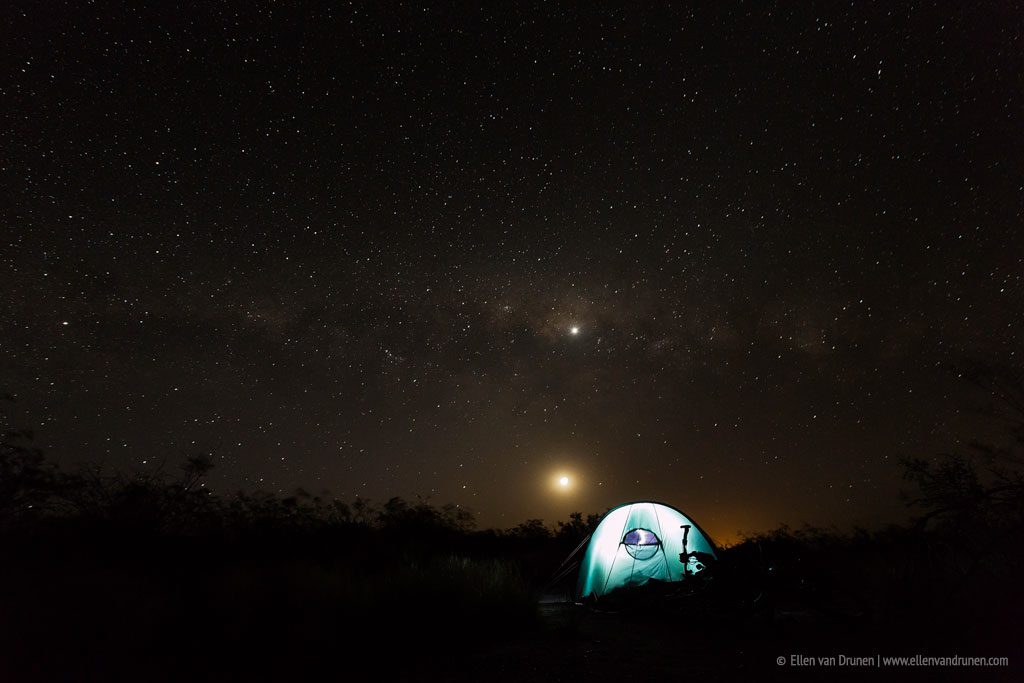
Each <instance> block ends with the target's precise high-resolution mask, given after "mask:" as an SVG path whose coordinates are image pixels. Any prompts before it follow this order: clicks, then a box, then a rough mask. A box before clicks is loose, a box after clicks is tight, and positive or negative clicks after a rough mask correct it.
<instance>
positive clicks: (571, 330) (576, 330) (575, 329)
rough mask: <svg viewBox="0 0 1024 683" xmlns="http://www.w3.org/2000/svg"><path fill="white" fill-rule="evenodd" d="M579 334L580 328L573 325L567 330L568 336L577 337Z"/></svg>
mask: <svg viewBox="0 0 1024 683" xmlns="http://www.w3.org/2000/svg"><path fill="white" fill-rule="evenodd" d="M579 333H580V328H578V327H576V326H575V325H573V326H572V327H570V328H569V334H571V335H574V336H575V335H577V334H579Z"/></svg>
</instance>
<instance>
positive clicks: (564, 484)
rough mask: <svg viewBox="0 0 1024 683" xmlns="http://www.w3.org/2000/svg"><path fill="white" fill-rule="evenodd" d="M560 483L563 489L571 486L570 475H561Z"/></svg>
mask: <svg viewBox="0 0 1024 683" xmlns="http://www.w3.org/2000/svg"><path fill="white" fill-rule="evenodd" d="M558 485H559V486H561V487H562V488H563V489H564V488H566V487H567V486H569V477H559V479H558Z"/></svg>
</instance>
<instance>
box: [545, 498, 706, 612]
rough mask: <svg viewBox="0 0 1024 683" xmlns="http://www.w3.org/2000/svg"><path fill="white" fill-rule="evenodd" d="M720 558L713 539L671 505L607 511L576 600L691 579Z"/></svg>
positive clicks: (593, 539) (632, 505)
mask: <svg viewBox="0 0 1024 683" xmlns="http://www.w3.org/2000/svg"><path fill="white" fill-rule="evenodd" d="M675 529H682V530H683V533H682V534H681V535H680V534H678V533H674V530H675ZM573 554H575V553H573ZM571 557H572V556H570V557H569V558H567V559H566V562H568V560H569V559H571ZM717 557H718V556H717V553H716V551H715V546H714V543H713V542H712V541H711V538H710V537H709V536H708V535H707V534H706V533H704V531H703V530H702V529H701V528H700V527H699V526H698V525H697V524H696V523H695V522H694V521H693V520H691V519H690V518H688V517H687V516H686V515H685V514H683V513H682V512H680V511H679V510H677V509H676V508H674V507H672V506H671V505H666V504H664V503H655V502H649V501H638V502H633V503H625V504H623V505H620V506H619V507H616V508H613V509H611V510H610V511H608V512H607V513H606V514H605V516H604V517H603V518H602V519H601V522H600V523H599V524H598V525H597V528H596V529H594V533H593V534H591V536H590V542H589V544H588V545H587V550H586V553H585V555H584V557H583V562H582V563H581V565H580V573H579V581H578V583H577V586H576V597H577V598H578V599H580V600H582V599H585V598H600V597H602V596H604V595H607V594H608V593H611V592H612V591H613V590H615V589H616V588H624V587H627V586H642V585H644V584H646V583H648V582H650V581H661V582H675V581H686V580H692V579H693V578H694V577H695V576H698V575H701V574H702V573H703V572H705V571H707V566H708V563H709V562H710V561H712V560H715V559H717ZM564 564H565V563H563V565H564Z"/></svg>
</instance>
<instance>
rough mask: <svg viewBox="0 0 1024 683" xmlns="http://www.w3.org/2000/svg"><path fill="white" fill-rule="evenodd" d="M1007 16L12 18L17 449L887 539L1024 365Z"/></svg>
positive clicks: (11, 256) (8, 129) (945, 12)
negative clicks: (924, 484) (673, 511)
mask: <svg viewBox="0 0 1024 683" xmlns="http://www.w3.org/2000/svg"><path fill="white" fill-rule="evenodd" d="M1015 5H1016V3H1012V2H995V3H927V2H926V3H912V4H904V3H890V2H875V3H852V4H851V3H845V4H844V3H838V2H836V3H831V2H829V3H785V4H783V5H781V6H779V5H774V4H765V3H753V2H746V3H702V4H697V5H696V6H694V4H693V3H675V4H674V5H673V6H662V5H654V4H648V3H644V4H643V5H637V6H625V5H623V6H616V5H614V4H604V3H602V4H601V5H600V6H599V7H593V6H590V4H589V3H545V4H536V5H535V4H529V3H482V6H480V5H469V4H462V3H453V4H433V5H431V4H418V3H414V4H411V5H409V4H399V3H377V2H373V3H328V4H322V5H320V4H305V3H265V2H245V3H242V2H237V3H233V2H228V3H216V4H215V3H196V4H191V3H187V4H183V5H180V6H179V5H178V4H177V3H157V2H148V3H104V2H91V3H84V2H83V3H79V2H73V3H61V2H46V3H15V4H13V5H10V6H8V7H6V8H5V9H4V10H3V14H2V21H3V23H2V26H3V28H2V30H3V34H4V38H3V44H4V46H5V47H4V50H3V56H2V60H3V70H2V72H0V95H2V98H3V103H4V106H3V107H2V108H0V136H2V137H0V147H2V150H3V151H2V153H0V173H2V179H3V182H2V184H0V192H2V202H0V229H2V230H3V235H4V237H3V240H2V242H0V279H2V281H3V286H2V288H0V313H2V316H0V378H2V380H0V389H2V391H4V392H6V393H9V394H12V395H14V396H15V397H16V399H17V400H16V402H14V403H13V404H10V405H8V406H5V408H4V411H5V413H6V417H5V419H6V420H7V421H8V422H9V423H10V424H11V425H13V426H17V427H19V428H30V429H33V430H35V433H36V441H37V444H38V445H39V446H41V447H43V448H44V449H45V450H46V452H47V453H48V454H49V456H50V457H52V458H53V459H54V460H55V461H57V462H59V463H61V464H62V465H67V466H72V465H74V464H75V463H80V462H87V461H95V462H101V463H105V464H107V465H109V466H111V467H115V468H120V469H127V470H138V471H147V470H151V469H153V468H157V467H160V466H161V463H167V464H165V465H164V467H172V465H171V463H175V462H177V461H179V460H180V459H181V458H182V457H183V456H184V455H186V454H190V453H194V452H195V451H197V450H213V451H214V452H215V453H216V457H215V460H216V469H215V470H214V471H213V473H212V474H211V477H210V481H209V486H210V487H211V488H213V489H214V490H217V491H220V492H224V493H229V492H231V491H234V490H238V489H240V488H243V489H246V490H256V489H263V490H267V491H274V492H281V493H291V492H292V491H293V490H294V489H295V488H296V487H298V486H302V487H304V488H305V489H307V490H309V491H311V492H314V493H319V492H321V491H323V490H325V489H326V490H330V491H331V492H332V494H333V495H335V496H337V497H339V498H344V499H347V500H350V499H352V498H353V497H355V496H356V495H359V496H363V497H368V498H370V499H371V500H375V501H381V500H384V499H386V498H388V497H390V496H392V495H401V496H405V497H408V498H411V499H415V498H416V497H417V496H422V497H425V498H429V500H431V501H432V502H436V503H445V502H449V501H450V502H454V503H458V504H459V505H462V506H466V507H469V508H470V509H472V510H473V511H474V512H475V513H476V514H477V516H478V519H479V522H480V524H481V525H482V526H492V525H493V526H497V527H508V526H512V525H514V524H516V523H518V522H520V521H522V520H524V519H527V518H534V517H541V518H545V519H547V520H548V521H553V520H555V519H558V518H562V517H564V515H565V514H567V513H568V512H570V511H572V510H581V511H584V512H598V511H601V510H603V509H605V508H606V507H608V506H610V505H613V504H617V503H619V502H623V501H625V500H633V499H640V498H652V499H657V500H663V501H666V502H669V503H672V504H674V505H676V506H678V507H680V508H682V509H683V510H686V511H687V512H689V513H690V514H692V515H693V516H694V517H695V518H696V519H697V520H699V522H700V523H701V525H702V526H704V527H705V528H707V529H708V531H709V532H711V533H712V535H714V536H716V537H717V538H718V539H719V540H724V541H727V542H728V541H730V540H734V539H735V538H736V532H737V531H748V532H749V531H758V530H764V529H769V528H772V527H774V526H776V525H777V524H779V523H781V522H788V523H791V524H800V523H802V522H805V521H806V522H811V523H816V524H821V525H829V524H836V525H846V526H848V525H853V524H866V525H871V524H877V523H880V522H883V521H885V520H889V519H895V518H897V517H899V515H901V514H903V513H902V509H903V503H902V502H901V501H900V499H899V490H900V489H901V487H903V484H902V483H901V479H900V469H899V466H898V459H899V458H901V457H904V456H915V455H916V456H930V455H932V454H933V453H936V452H938V451H941V450H950V449H953V448H955V447H957V444H958V443H959V444H962V443H963V442H964V441H966V440H967V439H969V438H970V437H972V436H974V435H975V434H976V432H974V431H972V430H974V429H975V427H974V426H972V424H971V419H970V418H969V416H970V415H971V414H972V410H973V408H974V406H976V399H977V397H976V396H974V395H972V393H971V390H970V389H969V388H967V387H965V383H964V381H963V378H961V377H959V376H958V375H959V372H960V370H959V369H962V368H964V367H971V366H975V365H982V366H1013V365H1014V364H1018V365H1019V361H1020V349H1021V341H1022V338H1021V313H1022V312H1024V282H1022V273H1024V257H1022V254H1024V238H1022V235H1021V216H1022V209H1024V180H1022V178H1024V173H1022V172H1024V132H1022V131H1024V116H1022V115H1024V97H1022V95H1024V93H1022V83H1024V81H1022V75H1021V74H1022V73H1024V44H1022V35H1024V31H1022V29H1024V13H1022V12H1021V11H1020V8H1019V7H1018V6H1015ZM560 476H569V477H570V480H571V483H570V485H569V486H568V487H565V488H561V487H558V486H557V485H556V484H555V482H556V480H557V477H560Z"/></svg>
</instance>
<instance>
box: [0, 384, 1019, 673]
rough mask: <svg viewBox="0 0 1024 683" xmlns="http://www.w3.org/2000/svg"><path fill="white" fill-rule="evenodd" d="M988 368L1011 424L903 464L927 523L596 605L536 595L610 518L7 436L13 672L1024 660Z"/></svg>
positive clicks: (732, 566)
mask: <svg viewBox="0 0 1024 683" xmlns="http://www.w3.org/2000/svg"><path fill="white" fill-rule="evenodd" d="M1018 377H1019V376H1018ZM973 378H974V381H975V383H976V384H977V385H978V386H982V387H984V388H985V389H986V391H987V392H988V393H989V395H991V396H992V397H993V398H994V402H993V405H992V406H991V407H990V408H988V409H987V411H986V412H987V413H988V414H990V415H992V416H993V417H995V418H997V419H999V420H1000V421H1001V422H1002V423H1003V424H1004V425H1005V426H1006V428H1007V429H1006V430H1005V431H1006V434H1007V438H1006V439H1004V441H1003V442H1000V443H998V444H982V443H975V444H971V445H970V447H969V448H968V449H967V450H965V451H962V452H955V453H950V454H944V455H941V456H938V457H935V458H932V459H912V460H907V461H905V462H903V463H902V466H903V470H904V474H905V477H906V480H907V481H908V483H909V484H910V485H911V486H912V490H911V492H910V493H908V494H907V495H906V498H907V502H908V504H910V505H911V506H912V508H913V509H915V510H917V511H918V512H919V515H918V517H917V518H916V520H915V521H914V523H912V524H910V525H906V526H897V525H892V526H890V527H888V528H884V529H879V530H873V531H868V530H863V529H859V530H855V531H853V532H851V533H842V532H839V531H837V530H834V529H828V530H827V529H820V528H814V527H809V526H808V527H803V528H799V529H792V528H789V527H785V526H783V527H781V528H779V529H776V530H774V531H771V532H767V533H761V534H757V535H754V536H750V537H748V538H746V539H745V540H743V541H742V542H741V543H738V544H736V545H734V546H732V547H729V548H725V549H723V551H722V553H721V558H720V560H719V562H718V563H717V566H716V567H714V572H713V573H712V575H711V576H712V578H711V580H710V582H709V583H708V584H707V585H706V586H703V588H705V589H706V590H699V591H698V590H694V589H693V587H692V586H691V587H690V588H688V589H687V590H686V591H680V589H679V587H678V586H673V585H660V586H658V585H651V586H647V587H644V588H641V589H630V590H627V591H622V592H621V593H620V594H618V595H613V596H609V599H607V600H605V601H604V602H603V603H602V605H601V606H600V607H601V608H602V610H603V612H605V614H600V613H599V614H597V615H593V618H588V617H586V616H585V613H584V612H580V611H579V610H573V609H567V608H560V611H552V609H553V608H548V607H543V606H542V605H541V604H539V603H540V598H541V597H542V593H543V592H544V591H549V592H552V593H561V594H565V593H569V592H571V588H572V583H573V582H574V580H575V574H574V573H573V572H572V571H565V566H566V565H565V563H563V564H561V565H560V562H562V561H563V560H564V559H565V558H566V556H567V555H569V554H570V553H571V552H572V551H573V550H574V549H575V548H578V547H580V543H581V541H582V540H583V539H585V538H586V536H587V535H588V534H589V533H590V532H591V531H592V530H593V529H594V527H595V526H596V525H597V523H598V522H599V520H600V518H601V515H598V514H591V515H584V514H582V513H573V514H572V515H570V516H569V518H568V519H567V520H564V521H560V522H558V523H556V524H555V525H554V526H549V525H547V524H545V523H544V522H543V521H542V520H539V519H530V520H526V521H524V522H523V523H521V524H519V525H517V526H515V527H513V528H511V529H508V530H492V529H488V530H479V529H477V528H476V524H475V520H474V517H473V515H472V513H471V512H470V511H468V510H466V509H464V508H461V507H458V506H454V505H443V506H437V505H434V504H432V503H431V502H430V501H428V500H416V501H408V500H405V499H402V498H397V497H395V498H391V499H389V500H386V501H384V502H383V503H380V504H377V503H374V502H373V501H370V500H366V499H362V498H356V499H355V500H353V501H350V502H347V501H342V500H339V499H337V498H335V497H334V496H332V495H331V494H330V492H327V491H324V492H321V493H320V494H315V495H314V494H312V493H310V492H308V491H305V490H298V491H296V492H295V493H294V494H293V495H290V496H284V497H282V496H277V495H273V494H269V493H262V492H257V493H250V492H241V491H240V492H237V493H235V494H232V495H218V494H216V493H213V492H211V491H210V490H208V488H207V487H206V486H205V481H204V479H205V477H206V475H208V474H209V472H210V471H211V469H212V467H213V462H214V460H215V459H214V457H213V455H214V454H212V453H197V454H195V455H192V456H189V457H187V458H185V460H184V462H183V463H182V464H181V465H180V466H179V467H177V468H167V467H165V466H160V467H158V468H156V469H155V470H154V471H151V472H132V473H125V472H117V471H109V470H107V469H104V468H102V467H100V466H96V465H90V466H85V467H81V468H78V469H75V470H73V471H65V470H62V469H61V468H59V467H56V466H55V465H53V464H52V463H50V462H48V461H47V459H46V458H45V456H44V454H43V453H42V452H40V450H39V449H37V448H35V447H33V445H32V434H31V433H28V432H24V431H16V430H10V429H8V430H6V431H4V433H3V435H2V438H0V542H2V543H3V547H4V548H5V551H6V552H5V561H4V562H3V563H2V564H0V606H2V607H0V609H2V617H0V643H2V645H0V679H3V680H18V681H20V680H70V679H74V680H118V679H124V680H207V679H208V680H235V679H239V680H241V679H245V680H263V679H277V678H286V677H291V676H295V675H296V674H297V673H298V672H308V671H314V670H316V671H320V670H327V671H334V672H336V673H344V672H357V671H362V672H367V673H376V674H382V672H386V673H387V675H386V676H385V677H386V678H389V679H394V678H403V677H404V678H407V679H409V680H412V679H417V680H422V679H423V678H424V677H430V676H437V677H438V678H442V679H447V680H474V679H477V678H479V676H474V675H473V672H474V671H475V672H476V673H477V674H480V669H479V668H474V667H480V666H482V665H483V664H484V663H487V664H488V665H490V664H491V663H493V661H500V662H502V667H503V668H502V669H501V670H502V671H505V672H506V674H499V673H496V672H495V671H493V670H489V671H488V674H487V675H488V677H489V678H492V679H493V678H501V676H502V675H507V680H518V679H522V678H537V679H550V680H564V679H565V678H566V677H572V676H573V675H574V674H579V672H580V671H583V670H586V669H587V667H590V671H592V677H594V678H595V679H596V680H601V679H602V676H603V675H606V676H607V677H610V676H611V675H612V672H615V671H617V670H618V669H616V668H615V667H614V666H606V665H604V664H600V662H604V661H605V660H604V659H601V657H606V656H610V655H601V654H595V652H597V651H595V650H594V645H593V644H594V643H597V642H602V641H606V639H608V638H622V639H624V640H623V642H629V641H628V639H629V638H630V637H638V636H635V634H636V633H641V632H644V633H646V631H643V629H646V628H649V625H650V624H651V623H658V624H660V625H661V627H660V628H661V630H659V631H657V632H652V634H651V635H650V638H651V639H653V641H654V642H659V640H658V639H660V642H662V643H663V644H664V646H666V647H674V646H681V645H680V644H681V643H684V642H689V643H697V644H698V645H699V651H698V649H695V650H694V654H693V655H692V656H693V657H696V658H697V660H698V661H699V660H700V658H701V657H704V658H705V665H706V666H707V667H714V666H716V664H715V661H716V660H718V659H721V658H723V657H725V656H726V655H727V654H729V653H733V652H735V651H736V650H737V649H742V651H743V652H745V653H747V654H746V655H745V656H746V657H748V658H751V661H755V662H762V663H763V662H769V663H772V662H774V656H773V653H774V654H778V653H782V652H790V651H797V650H796V649H795V648H796V644H799V645H800V646H802V647H804V648H808V647H811V648H813V647H814V646H815V644H817V645H818V646H821V647H825V644H827V643H831V645H830V646H829V647H831V651H836V650H837V649H842V648H845V649H847V650H853V649H856V648H857V647H863V648H869V647H874V648H876V649H875V650H873V651H885V652H889V653H894V654H895V653H898V652H896V651H894V648H895V650H901V651H908V652H911V653H913V652H922V651H925V650H926V649H927V648H932V649H933V650H935V651H936V652H938V653H939V654H949V653H950V652H951V650H950V649H949V648H950V647H955V648H956V652H959V653H968V652H971V651H978V650H979V649H980V650H983V651H984V652H983V653H984V654H1006V655H1011V656H1012V655H1014V654H1019V650H1020V642H1019V641H1020V639H1019V634H1020V632H1021V630H1020V618H1021V615H1022V614H1024V601H1022V591H1021V589H1020V587H1019V583H1020V580H1019V577H1020V576H1021V575H1024V552H1022V549H1021V544H1020V539H1021V538H1022V532H1024V382H1021V381H1020V380H1019V379H1007V376H1005V375H995V374H983V373H978V374H977V375H975V376H973ZM556 568H557V570H560V574H561V576H562V584H561V585H560V586H557V587H555V586H552V584H551V582H550V581H549V579H550V578H551V576H552V572H553V571H555V570H556ZM697 585H698V584H693V586H697ZM608 611H614V612H616V615H615V616H614V619H615V621H607V619H612V618H613V617H610V616H608V615H607V614H606V613H607V612H608ZM602 620H604V621H602ZM617 629H619V630H617ZM615 634H618V635H615ZM644 637H647V636H644ZM837 638H838V639H841V642H842V643H843V645H842V648H840V647H839V646H837V645H836V642H837V640H836V639H837ZM829 639H831V640H829ZM644 642H646V641H644ZM504 643H515V644H516V645H515V647H512V648H505V649H504V650H503V649H502V646H503V644H504ZM698 645H694V646H693V647H694V648H698ZM637 647H640V648H642V647H644V645H643V644H642V643H640V644H638V645H637ZM652 647H653V646H652ZM481 653H482V654H481ZM488 653H490V654H488ZM495 653H497V654H495ZM495 658H497V659H495ZM759 658H760V659H759ZM762 660H763V661H762ZM595 662H598V664H595ZM719 665H723V666H726V665H727V664H723V663H722V662H719ZM605 669H607V673H602V672H604V671H605ZM669 670H670V669H667V670H666V673H668V671H669ZM708 670H711V669H710V668H709V669H708ZM503 680H504V679H503Z"/></svg>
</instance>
